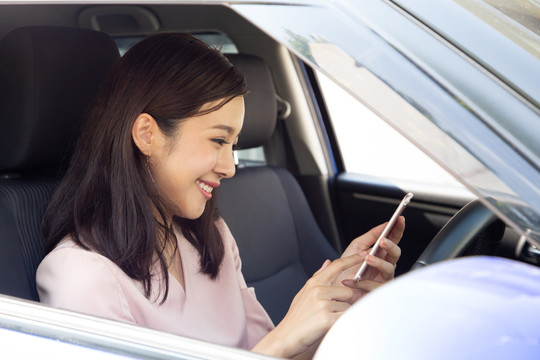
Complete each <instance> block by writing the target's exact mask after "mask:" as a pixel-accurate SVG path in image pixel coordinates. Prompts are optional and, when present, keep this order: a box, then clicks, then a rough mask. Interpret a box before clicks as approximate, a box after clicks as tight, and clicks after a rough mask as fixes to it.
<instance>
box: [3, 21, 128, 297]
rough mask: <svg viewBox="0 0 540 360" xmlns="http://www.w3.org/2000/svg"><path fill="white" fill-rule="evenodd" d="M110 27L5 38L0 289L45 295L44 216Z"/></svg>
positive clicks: (108, 63) (109, 59) (100, 68)
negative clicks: (39, 282)
mask: <svg viewBox="0 0 540 360" xmlns="http://www.w3.org/2000/svg"><path fill="white" fill-rule="evenodd" d="M118 59H119V54H118V49H117V47H116V45H115V43H114V41H113V39H112V38H111V37H109V36H108V35H106V34H104V33H100V32H96V31H90V30H82V29H76V28H61V27H44V26H36V27H25V28H19V29H16V30H13V31H12V32H10V33H9V34H8V35H6V36H5V37H4V38H3V39H2V40H1V41H0V177H1V178H0V293H2V294H8V295H12V296H17V297H22V298H26V299H31V300H38V295H37V291H36V286H35V271H36V268H37V266H38V265H39V262H40V261H41V259H42V257H43V254H42V250H41V249H42V244H43V240H44V239H43V233H42V226H41V225H42V218H43V214H44V211H45V209H46V207H47V204H48V202H49V199H50V197H51V195H52V193H53V191H54V189H55V188H56V185H57V182H58V180H59V177H60V176H61V172H62V168H63V167H64V166H65V165H66V164H67V161H68V158H69V154H70V150H71V148H72V146H73V145H74V142H75V141H74V139H75V138H76V135H77V133H78V129H79V127H80V125H81V122H82V120H83V119H84V115H85V111H86V110H87V109H88V107H89V105H90V103H91V101H92V99H93V97H94V95H95V94H96V92H97V90H98V88H99V86H100V84H101V82H102V81H103V80H104V78H105V76H106V74H107V73H108V71H109V70H110V68H111V67H112V65H113V64H114V63H115V62H116V61H117V60H118Z"/></svg>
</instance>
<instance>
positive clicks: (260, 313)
mask: <svg viewBox="0 0 540 360" xmlns="http://www.w3.org/2000/svg"><path fill="white" fill-rule="evenodd" d="M218 227H219V229H220V232H221V234H222V237H223V241H224V244H225V246H230V247H231V249H232V254H233V258H234V263H235V268H236V276H237V278H238V284H239V287H240V291H241V294H242V300H243V302H244V310H245V313H246V321H247V336H248V339H247V340H248V341H247V342H248V348H249V349H251V348H253V347H254V346H255V345H257V343H258V342H259V341H260V340H261V339H262V338H263V337H264V336H266V334H268V333H269V332H270V331H271V330H272V329H273V328H274V324H273V323H272V320H271V319H270V317H269V316H268V314H267V312H266V310H264V308H263V306H262V305H261V304H260V303H259V301H258V300H257V297H256V295H255V289H254V288H253V287H248V286H247V284H246V281H245V280H244V275H242V260H241V259H240V254H239V251H238V246H237V245H236V241H235V240H234V237H233V236H232V234H231V232H230V230H229V228H228V226H227V225H226V224H225V221H223V220H222V219H221V220H220V221H219V224H218Z"/></svg>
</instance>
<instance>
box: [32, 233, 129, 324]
mask: <svg viewBox="0 0 540 360" xmlns="http://www.w3.org/2000/svg"><path fill="white" fill-rule="evenodd" d="M126 280H127V281H129V280H130V279H129V278H128V277H127V275H125V274H124V273H123V272H122V270H121V269H120V268H119V267H117V266H116V265H115V264H114V263H113V262H112V261H110V260H109V259H107V258H106V257H104V256H102V255H100V254H97V253H95V252H93V251H90V250H86V249H83V248H82V247H80V246H78V245H77V244H75V243H74V242H73V240H71V239H65V240H63V241H62V242H61V243H60V244H59V245H58V246H57V247H56V248H55V249H54V250H53V251H52V252H50V253H49V254H48V255H47V256H45V258H44V259H43V261H42V262H41V264H40V265H39V267H38V270H37V273H36V282H37V287H38V293H39V296H40V300H41V302H43V303H46V304H49V305H52V306H55V307H60V308H65V309H69V310H75V311H80V312H84V313H88V314H92V315H97V316H103V317H107V318H113V319H119V320H130V319H129V316H127V315H126V311H125V310H126V300H125V298H124V293H123V289H122V282H123V281H126Z"/></svg>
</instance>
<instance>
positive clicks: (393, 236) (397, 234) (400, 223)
mask: <svg viewBox="0 0 540 360" xmlns="http://www.w3.org/2000/svg"><path fill="white" fill-rule="evenodd" d="M404 231H405V218H404V217H403V216H400V217H399V218H398V220H397V221H396V223H395V225H394V227H393V228H392V231H391V232H390V234H389V235H388V238H389V239H390V240H392V241H393V242H394V243H396V244H399V242H400V240H401V237H402V236H403V232H404Z"/></svg>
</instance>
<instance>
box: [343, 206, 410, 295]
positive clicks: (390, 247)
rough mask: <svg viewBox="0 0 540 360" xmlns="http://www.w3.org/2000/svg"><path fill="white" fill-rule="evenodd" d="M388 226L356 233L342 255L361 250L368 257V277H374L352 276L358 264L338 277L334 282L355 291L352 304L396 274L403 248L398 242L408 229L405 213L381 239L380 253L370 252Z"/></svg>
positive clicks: (364, 256) (358, 252) (362, 254)
mask: <svg viewBox="0 0 540 360" xmlns="http://www.w3.org/2000/svg"><path fill="white" fill-rule="evenodd" d="M385 226H386V223H384V224H381V225H379V226H377V227H374V228H373V229H371V230H370V231H368V232H367V233H365V234H364V235H362V236H359V237H357V238H356V239H354V240H353V241H352V242H351V243H350V244H349V246H348V247H347V249H345V251H344V252H343V255H342V257H347V256H350V255H351V254H360V256H361V257H362V259H364V258H365V259H366V262H367V263H368V265H369V268H368V270H367V271H368V273H367V274H368V276H366V277H367V278H372V280H360V281H359V282H358V283H356V282H355V281H354V280H353V277H354V275H355V274H356V271H357V270H358V268H352V269H347V270H346V271H344V272H343V273H342V274H340V275H339V276H337V277H336V279H335V283H334V284H335V285H337V283H342V284H343V285H345V286H346V287H349V288H351V289H353V291H354V295H353V297H352V299H351V304H352V303H354V302H355V301H357V300H358V299H360V298H361V297H362V296H364V295H365V294H367V293H368V292H370V291H371V290H373V289H375V288H377V287H379V286H380V285H382V284H384V283H385V282H387V281H389V280H392V279H393V278H394V272H395V269H396V263H397V261H398V259H399V257H400V256H401V249H400V248H399V246H398V244H399V241H400V240H401V237H402V236H403V231H404V230H405V218H404V217H403V216H400V217H399V219H398V221H397V222H396V224H395V225H394V228H393V229H392V231H391V232H390V234H389V235H388V238H387V239H383V240H382V241H381V243H380V248H381V250H382V251H380V257H376V256H372V255H368V252H369V248H370V247H371V246H372V245H373V244H374V243H375V242H376V241H377V239H378V237H379V235H380V234H381V233H382V231H383V229H384V227H385Z"/></svg>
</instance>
